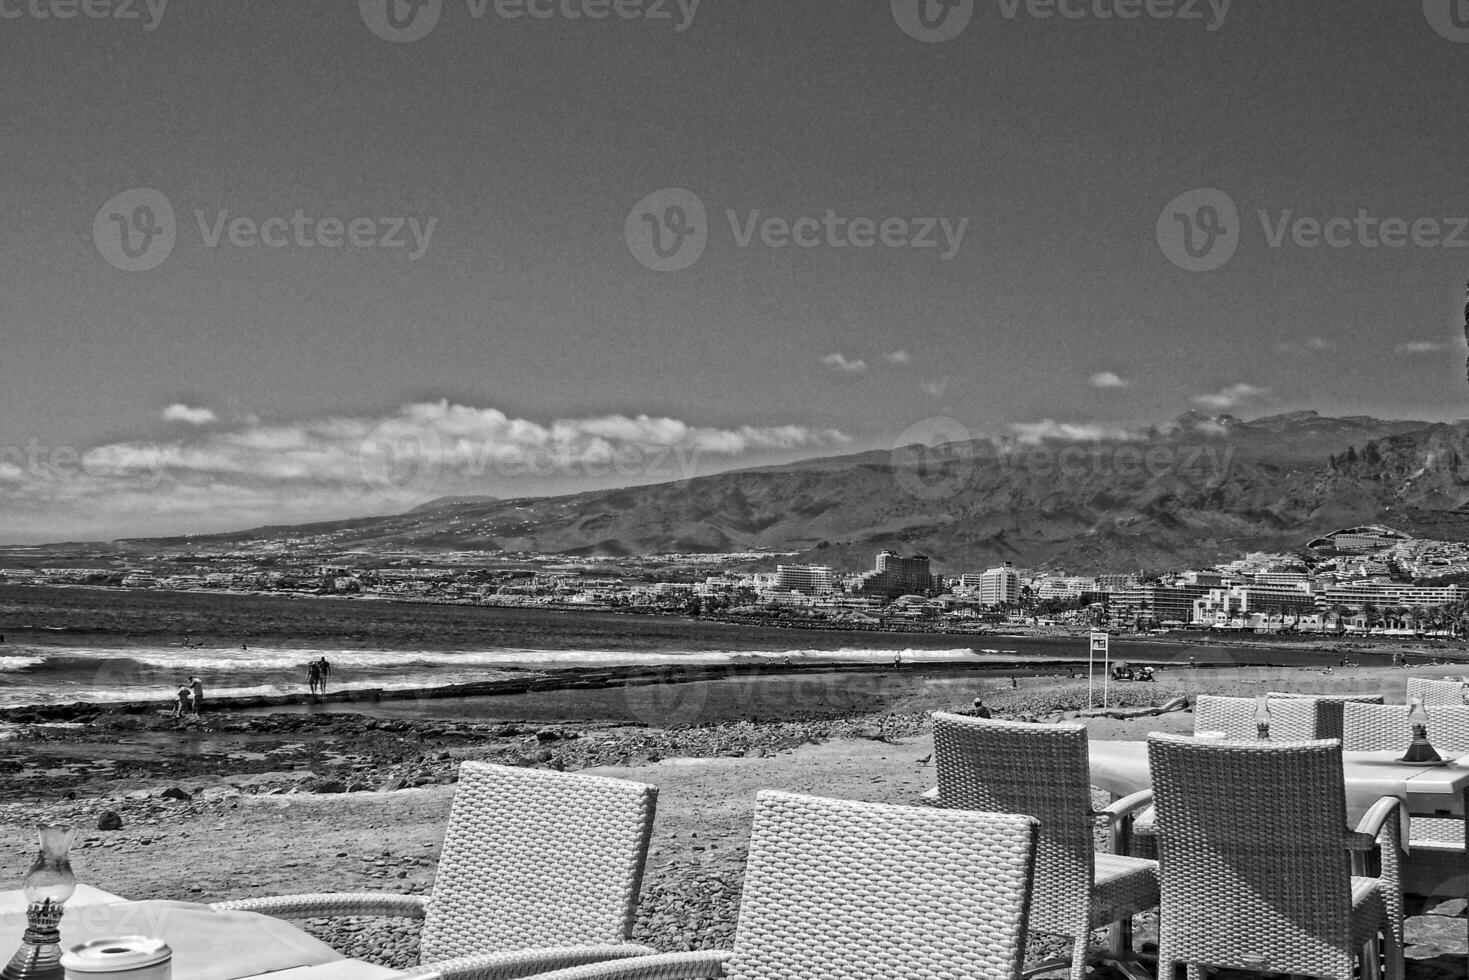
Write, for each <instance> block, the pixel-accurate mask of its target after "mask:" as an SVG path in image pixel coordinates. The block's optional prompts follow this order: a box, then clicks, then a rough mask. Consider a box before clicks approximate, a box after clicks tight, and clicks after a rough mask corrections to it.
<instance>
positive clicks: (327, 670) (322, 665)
mask: <svg viewBox="0 0 1469 980" xmlns="http://www.w3.org/2000/svg"><path fill="white" fill-rule="evenodd" d="M316 668H317V672H318V673H319V674H320V675H321V681H320V683H321V693H322V694H325V693H326V679H327V678H328V677H330V676H332V665H331V664H329V663H327V661H326V658H325V657H322V658H321V659H320V660H318V661H317V662H316Z"/></svg>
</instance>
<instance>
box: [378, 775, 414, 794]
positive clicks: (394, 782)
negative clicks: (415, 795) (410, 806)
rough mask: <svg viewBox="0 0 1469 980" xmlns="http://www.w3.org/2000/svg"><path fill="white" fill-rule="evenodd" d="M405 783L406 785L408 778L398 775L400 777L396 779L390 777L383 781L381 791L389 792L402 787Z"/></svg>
mask: <svg viewBox="0 0 1469 980" xmlns="http://www.w3.org/2000/svg"><path fill="white" fill-rule="evenodd" d="M407 785H408V780H406V779H403V778H401V777H400V778H397V779H390V780H388V781H387V782H385V783H383V785H382V789H383V792H385V793H391V792H393V791H394V790H400V789H403V788H404V787H406V786H407Z"/></svg>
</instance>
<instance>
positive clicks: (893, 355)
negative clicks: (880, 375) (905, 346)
mask: <svg viewBox="0 0 1469 980" xmlns="http://www.w3.org/2000/svg"><path fill="white" fill-rule="evenodd" d="M882 359H883V360H884V361H887V362H888V363H889V364H911V363H913V355H912V354H910V353H908V352H907V351H905V350H902V349H899V350H894V351H888V352H887V353H886V354H884V355H882Z"/></svg>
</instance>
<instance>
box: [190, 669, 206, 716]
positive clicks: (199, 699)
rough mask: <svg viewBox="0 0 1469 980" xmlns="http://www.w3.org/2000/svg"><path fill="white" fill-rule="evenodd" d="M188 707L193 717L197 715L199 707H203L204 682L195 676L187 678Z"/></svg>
mask: <svg viewBox="0 0 1469 980" xmlns="http://www.w3.org/2000/svg"><path fill="white" fill-rule="evenodd" d="M189 694H190V707H191V708H192V709H193V715H194V717H195V718H198V717H199V709H200V708H202V707H204V682H203V681H202V680H200V679H199V678H197V677H190V678H189Z"/></svg>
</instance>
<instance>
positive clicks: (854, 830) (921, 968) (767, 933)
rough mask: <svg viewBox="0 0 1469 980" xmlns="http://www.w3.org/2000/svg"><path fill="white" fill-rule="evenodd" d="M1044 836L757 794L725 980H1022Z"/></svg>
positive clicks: (1002, 823) (1022, 825) (913, 811)
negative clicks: (1034, 873) (1034, 875)
mask: <svg viewBox="0 0 1469 980" xmlns="http://www.w3.org/2000/svg"><path fill="white" fill-rule="evenodd" d="M1035 833H1036V824H1035V821H1034V820H1032V819H1031V818H1029V817H1024V816H1018V815H1015V814H1007V813H970V812H963V811H950V810H939V809H934V808H931V807H922V808H920V807H902V806H889V805H886V804H878V803H858V802H852V801H847V800H824V799H817V798H815V797H810V796H798V795H795V794H791V793H778V792H772V791H768V790H767V791H764V792H761V793H760V794H759V796H758V798H757V801H756V806H755V824H754V829H753V831H752V832H751V835H750V851H749V857H748V859H747V861H746V864H745V879H744V887H743V890H742V892H741V895H740V917H739V926H738V928H737V931H736V935H735V942H734V950H733V953H732V955H731V958H730V960H729V963H728V965H727V967H726V974H725V975H726V976H728V977H730V978H731V980H770V978H772V977H840V978H842V980H892V978H895V977H901V978H903V980H939V978H944V980H950V978H957V977H976V978H986V980H1012V978H1016V980H1018V978H1019V976H1020V970H1021V964H1022V961H1023V957H1024V953H1025V937H1026V910H1027V906H1028V903H1029V901H1030V880H1031V869H1032V867H1033V862H1034V854H1035ZM680 976H682V974H680Z"/></svg>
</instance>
